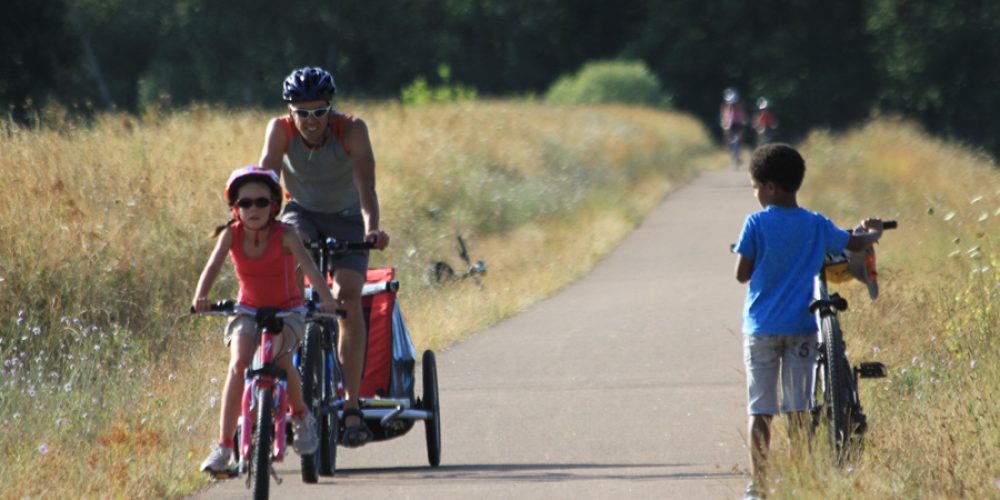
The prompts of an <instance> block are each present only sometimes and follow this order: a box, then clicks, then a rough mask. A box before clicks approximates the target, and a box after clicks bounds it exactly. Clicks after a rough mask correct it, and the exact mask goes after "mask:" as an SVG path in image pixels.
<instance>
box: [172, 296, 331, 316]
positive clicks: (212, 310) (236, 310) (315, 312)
mask: <svg viewBox="0 0 1000 500" xmlns="http://www.w3.org/2000/svg"><path fill="white" fill-rule="evenodd" d="M190 312H191V314H198V312H197V311H195V309H194V306H191V308H190ZM303 313H304V314H305V317H306V318H307V319H309V318H326V319H337V318H346V317H347V312H345V311H343V310H341V309H337V312H335V313H333V314H330V313H324V312H320V311H319V309H317V308H316V303H315V302H313V301H311V300H310V301H307V302H306V305H304V306H299V307H295V308H292V309H284V310H280V311H278V312H276V313H275V314H274V316H275V317H277V318H287V317H289V316H292V315H295V314H303ZM201 314H204V315H209V316H239V315H241V314H243V315H247V316H255V315H256V314H257V310H256V309H253V308H250V307H247V306H244V305H240V304H237V303H236V302H235V301H234V300H232V299H227V300H220V301H219V302H216V303H214V304H211V305H210V306H209V310H208V311H205V312H203V313H201Z"/></svg>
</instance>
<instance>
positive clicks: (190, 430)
mask: <svg viewBox="0 0 1000 500" xmlns="http://www.w3.org/2000/svg"><path fill="white" fill-rule="evenodd" d="M187 431H188V434H191V432H192V431H194V427H192V426H190V425H189V426H188V427H187Z"/></svg>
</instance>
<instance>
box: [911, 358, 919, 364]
mask: <svg viewBox="0 0 1000 500" xmlns="http://www.w3.org/2000/svg"><path fill="white" fill-rule="evenodd" d="M917 361H920V358H918V357H916V356H914V357H913V359H911V360H910V364H911V365H915V364H917Z"/></svg>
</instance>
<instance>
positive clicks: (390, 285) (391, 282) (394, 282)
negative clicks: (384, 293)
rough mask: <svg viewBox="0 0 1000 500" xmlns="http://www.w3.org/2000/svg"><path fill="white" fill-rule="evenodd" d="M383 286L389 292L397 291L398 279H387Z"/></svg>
mask: <svg viewBox="0 0 1000 500" xmlns="http://www.w3.org/2000/svg"><path fill="white" fill-rule="evenodd" d="M385 288H386V289H387V290H389V291H390V292H398V291H399V281H398V280H389V283H388V284H387V285H386V286H385Z"/></svg>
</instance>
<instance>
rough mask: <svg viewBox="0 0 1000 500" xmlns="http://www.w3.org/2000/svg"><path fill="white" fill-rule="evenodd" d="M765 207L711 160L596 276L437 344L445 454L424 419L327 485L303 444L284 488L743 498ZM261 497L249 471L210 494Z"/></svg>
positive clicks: (359, 453)
mask: <svg viewBox="0 0 1000 500" xmlns="http://www.w3.org/2000/svg"><path fill="white" fill-rule="evenodd" d="M755 209H757V204H756V200H755V199H754V198H753V194H752V191H751V190H750V187H749V180H748V178H747V175H746V173H745V172H731V171H725V172H722V171H720V172H709V173H705V174H703V175H702V176H701V177H699V178H698V179H696V180H695V181H694V182H693V183H692V184H690V185H688V186H687V187H684V188H682V189H680V190H679V191H677V192H675V193H674V194H672V195H671V196H669V197H668V198H667V199H666V200H664V202H663V203H662V204H661V205H660V206H659V207H658V208H657V209H656V210H655V211H654V212H653V213H651V214H650V215H649V217H648V218H647V219H646V220H645V221H644V222H643V224H642V225H641V226H640V227H639V228H637V229H636V230H635V231H634V232H633V233H632V234H631V235H629V236H628V237H627V238H626V239H625V240H624V241H623V242H622V244H621V245H620V246H619V247H618V248H617V249H616V250H615V251H614V252H613V253H612V254H610V255H609V256H608V257H607V258H606V259H605V260H604V261H602V262H601V263H600V264H598V266H597V267H596V268H595V269H594V270H593V272H592V273H590V274H589V275H588V276H586V277H585V278H583V279H581V280H580V281H578V282H577V283H575V284H573V285H572V286H570V287H567V288H566V289H564V290H563V291H561V292H559V293H558V294H556V295H555V296H553V297H551V298H549V299H546V300H544V301H542V302H539V303H537V304H535V305H533V306H532V307H530V308H528V309H527V310H525V311H524V312H523V313H521V314H519V315H518V316H516V317H514V318H511V319H509V320H507V321H504V322H502V323H500V324H498V325H496V326H494V327H492V328H489V329H487V330H485V331H482V332H479V333H477V334H475V335H474V336H472V337H471V338H469V339H468V340H466V341H465V342H462V343H459V344H457V345H454V346H452V347H450V348H448V349H447V350H445V351H443V352H439V353H437V364H438V379H439V382H438V383H439V388H440V401H441V412H442V418H441V422H442V424H441V425H442V441H443V446H442V449H443V451H442V459H441V465H440V466H439V467H434V468H432V467H430V466H428V462H427V453H426V447H425V440H424V429H423V425H422V423H418V425H417V426H415V427H414V428H413V429H412V430H411V431H410V432H409V433H407V434H406V435H404V436H401V437H398V438H396V439H392V440H388V441H382V442H377V443H371V444H369V445H368V446H365V447H363V448H360V449H346V448H343V447H341V448H340V449H339V451H338V458H337V475H336V476H335V477H333V478H329V477H321V478H320V482H319V483H318V484H309V485H307V484H303V483H302V481H301V478H300V473H299V460H298V456H297V455H295V454H294V452H293V451H292V450H291V447H289V449H288V456H287V457H286V460H285V462H284V463H282V464H279V471H278V474H279V476H280V477H281V478H282V479H283V483H282V484H280V485H278V484H275V483H274V481H273V480H272V483H271V497H272V498H295V499H306V498H375V497H379V498H421V499H424V498H434V499H469V498H475V499H479V500H484V499H515V498H516V499H556V498H566V499H570V498H572V499H584V498H594V499H604V498H615V499H619V498H657V499H659V498H665V499H669V498H683V499H693V498H697V499H702V498H707V499H711V498H739V497H740V495H741V494H742V491H743V488H744V487H745V485H746V476H745V470H746V468H747V461H748V460H747V452H746V446H745V440H744V438H745V434H746V431H745V426H746V413H745V403H746V395H745V389H744V383H745V378H744V372H743V364H742V360H741V338H740V334H739V330H740V323H741V308H742V301H743V296H744V294H745V288H744V287H743V286H741V285H739V284H738V283H737V282H736V280H735V278H734V263H735V258H734V257H733V256H732V254H730V253H729V244H730V243H732V242H734V241H735V240H736V237H737V236H738V233H739V229H740V225H741V223H742V222H743V218H744V217H745V216H746V214H747V213H749V212H751V211H753V210H755ZM402 306H403V308H404V314H405V304H402ZM420 369H421V368H420V366H418V367H417V371H416V374H417V379H418V383H417V385H418V387H417V391H418V392H417V393H418V394H420V391H421V388H420V382H419V380H420ZM249 496H250V492H249V491H248V490H247V489H246V487H245V481H244V480H243V478H240V479H232V480H227V481H220V482H218V483H217V484H215V485H214V486H213V487H211V488H210V489H207V490H205V491H203V492H201V493H200V494H198V495H196V498H206V499H208V498H246V497H249Z"/></svg>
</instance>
